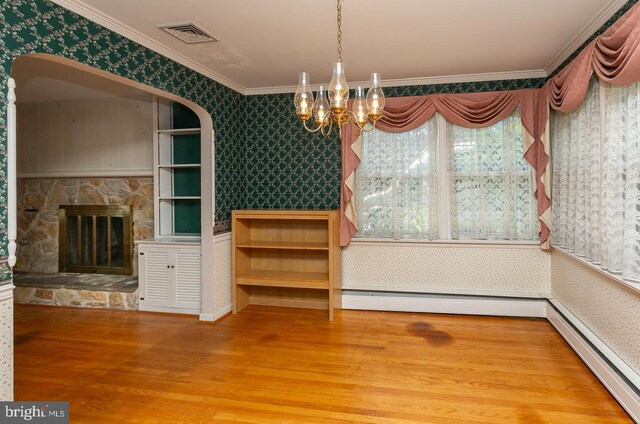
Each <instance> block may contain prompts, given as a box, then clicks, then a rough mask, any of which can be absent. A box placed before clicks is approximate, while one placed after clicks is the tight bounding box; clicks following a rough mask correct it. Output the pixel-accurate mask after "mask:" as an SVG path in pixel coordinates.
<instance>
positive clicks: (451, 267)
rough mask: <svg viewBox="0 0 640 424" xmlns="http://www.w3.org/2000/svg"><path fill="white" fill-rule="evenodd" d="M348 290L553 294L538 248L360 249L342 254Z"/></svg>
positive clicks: (405, 246)
mask: <svg viewBox="0 0 640 424" xmlns="http://www.w3.org/2000/svg"><path fill="white" fill-rule="evenodd" d="M342 266H343V280H342V281H343V289H359V290H388V291H409V292H423V293H424V292H432V293H438V292H441V293H462V294H482V295H505V296H533V297H537V296H538V295H539V294H540V293H549V292H550V291H551V284H550V280H549V276H550V269H549V267H550V258H549V254H548V253H545V252H543V251H541V250H540V248H539V247H538V246H535V245H532V246H525V247H523V246H514V247H509V246H506V245H505V246H491V247H483V246H478V245H473V246H460V247H457V246H453V245H446V246H443V245H437V244H433V245H427V244H420V245H412V244H410V243H397V244H395V245H393V244H391V243H386V244H358V243H357V242H353V243H352V244H351V245H350V246H349V247H347V248H346V249H344V250H343V252H342Z"/></svg>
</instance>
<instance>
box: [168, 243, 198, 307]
mask: <svg viewBox="0 0 640 424" xmlns="http://www.w3.org/2000/svg"><path fill="white" fill-rule="evenodd" d="M175 264H176V265H175V268H172V271H174V272H175V283H176V285H175V290H176V291H175V306H176V307H179V308H200V285H201V282H200V281H201V278H200V249H197V250H196V249H181V248H178V249H176V251H175Z"/></svg>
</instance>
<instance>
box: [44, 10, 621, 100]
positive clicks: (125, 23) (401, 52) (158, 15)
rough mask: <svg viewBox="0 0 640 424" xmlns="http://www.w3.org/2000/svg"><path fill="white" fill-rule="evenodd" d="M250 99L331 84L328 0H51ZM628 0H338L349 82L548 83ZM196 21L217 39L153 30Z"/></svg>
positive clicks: (332, 29)
mask: <svg viewBox="0 0 640 424" xmlns="http://www.w3.org/2000/svg"><path fill="white" fill-rule="evenodd" d="M54 1H55V2H56V3H58V4H60V5H62V6H64V7H67V8H69V9H71V10H73V11H75V12H77V13H80V14H81V15H83V16H86V17H88V18H89V19H92V20H94V21H96V22H98V23H100V24H102V25H104V26H106V27H108V28H110V29H112V30H114V31H116V32H119V33H120V34H123V35H125V36H127V37H129V38H132V39H134V40H135V41H138V42H140V43H141V44H143V45H145V46H147V47H150V48H152V49H154V50H156V51H158V52H160V53H162V54H165V55H168V56H170V57H172V58H173V59H175V60H177V61H179V62H181V63H183V64H185V65H187V66H189V67H191V68H193V69H195V70H197V71H199V72H202V73H204V74H205V75H207V76H210V77H212V78H214V79H216V80H217V81H219V82H221V83H223V84H225V85H227V86H230V87H232V88H234V89H236V90H238V91H240V92H243V93H245V94H261V93H270V92H289V91H292V90H294V89H295V85H296V83H297V73H298V72H299V71H303V70H304V71H308V72H310V73H311V82H312V83H314V84H319V83H328V81H329V80H330V78H331V64H332V63H333V62H335V61H336V43H337V42H336V22H335V20H336V4H335V2H334V1H332V0H278V1H275V0H179V1H178V0H136V1H131V0H54ZM625 2H626V0H562V1H558V0H535V1H530V0H529V1H523V0H520V1H514V0H482V1H480V0H446V1H443V0H439V1H435V0H430V1H428V0H394V1H389V0H384V1H383V0H344V4H343V6H342V17H343V60H344V63H345V67H346V73H347V78H348V80H349V81H350V82H352V81H367V80H368V78H369V73H370V72H380V73H381V74H382V78H383V81H384V85H387V86H389V85H412V84H425V83H439V82H463V81H478V80H492V79H509V78H531V77H544V76H546V75H547V74H548V73H549V72H551V71H552V70H553V69H554V68H555V67H556V66H557V65H559V64H560V63H561V62H562V61H563V60H564V59H565V58H566V57H568V56H569V55H570V54H571V53H572V52H573V51H574V50H575V49H576V48H577V47H578V46H579V45H580V44H581V43H582V42H583V41H584V40H586V38H587V37H588V36H589V35H591V34H592V33H593V32H594V31H595V30H596V29H598V28H599V27H600V26H601V25H602V24H603V23H604V22H605V21H606V20H607V19H608V18H609V17H611V16H612V15H613V14H614V13H615V12H616V11H617V10H618V9H619V8H620V7H621V6H622V5H623V4H624V3H625ZM183 22H195V23H196V24H198V25H199V26H200V27H202V28H203V29H204V30H206V31H207V32H209V33H211V35H213V36H215V37H216V38H218V39H219V40H220V41H218V42H215V43H202V44H192V45H187V44H184V43H183V42H181V41H180V40H178V39H176V38H174V37H172V36H171V35H169V34H166V33H165V32H163V31H162V30H160V29H159V28H158V27H157V26H158V25H162V24H168V23H183Z"/></svg>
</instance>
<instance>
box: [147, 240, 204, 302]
mask: <svg viewBox="0 0 640 424" xmlns="http://www.w3.org/2000/svg"><path fill="white" fill-rule="evenodd" d="M138 249H139V252H140V253H139V261H138V264H139V280H140V310H141V311H158V312H178V313H200V302H201V289H200V288H201V286H202V278H201V273H200V257H201V254H200V246H197V247H195V246H184V245H177V244H176V245H153V244H140V245H139V247H138Z"/></svg>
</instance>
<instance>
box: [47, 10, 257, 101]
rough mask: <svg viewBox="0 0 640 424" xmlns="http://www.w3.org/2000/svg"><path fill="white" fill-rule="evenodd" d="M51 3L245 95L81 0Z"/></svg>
mask: <svg viewBox="0 0 640 424" xmlns="http://www.w3.org/2000/svg"><path fill="white" fill-rule="evenodd" d="M51 1H52V2H53V3H55V4H57V5H58V6H62V7H64V8H65V9H68V10H70V11H72V12H74V13H76V14H78V15H80V16H83V17H85V18H87V19H89V20H90V21H93V22H95V23H97V24H99V25H102V26H103V27H105V28H107V29H110V30H111V31H113V32H115V33H117V34H120V35H122V36H123V37H125V38H128V39H130V40H132V41H135V42H136V43H138V44H140V45H142V46H144V47H146V48H148V49H151V50H153V51H155V52H156V53H159V54H161V55H163V56H165V57H167V58H169V59H171V60H173V61H175V62H178V63H179V64H181V65H184V66H186V67H187V68H189V69H192V70H194V71H196V72H198V73H200V74H202V75H204V76H205V77H207V78H210V79H212V80H214V81H216V82H219V83H220V84H222V85H224V86H226V87H229V88H230V89H232V90H235V91H237V92H239V93H240V94H246V89H245V87H243V86H241V85H239V84H237V83H235V82H233V81H231V80H230V79H228V78H226V77H225V76H223V75H220V74H218V73H217V72H213V71H212V70H211V69H209V68H206V67H204V66H202V65H200V64H199V63H197V62H196V61H194V60H192V59H190V58H188V57H186V56H185V55H183V54H182V53H179V52H177V51H175V50H173V49H170V48H168V47H166V46H164V45H163V44H160V43H159V42H157V41H155V40H154V39H152V38H151V37H149V36H147V35H144V34H142V33H141V32H139V31H136V30H134V29H132V28H131V27H129V26H127V25H125V24H123V23H122V22H120V21H118V20H117V19H114V18H112V17H111V16H109V15H107V14H105V13H102V12H100V11H99V10H97V9H95V8H93V7H91V6H89V5H88V4H86V3H84V2H83V1H82V0H51Z"/></svg>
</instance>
